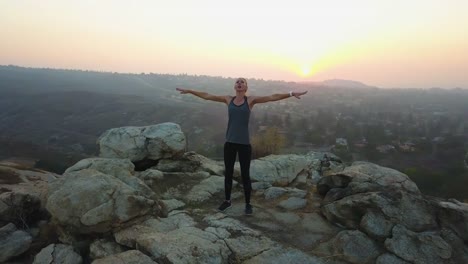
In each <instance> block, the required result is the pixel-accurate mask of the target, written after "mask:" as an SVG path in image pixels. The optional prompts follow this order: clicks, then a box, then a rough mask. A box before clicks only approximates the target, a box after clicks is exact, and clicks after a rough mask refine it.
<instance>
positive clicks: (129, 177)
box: [65, 158, 154, 196]
mask: <svg viewBox="0 0 468 264" xmlns="http://www.w3.org/2000/svg"><path fill="white" fill-rule="evenodd" d="M85 169H92V170H96V171H99V172H102V173H104V174H107V175H112V176H113V177H115V178H117V179H118V180H120V181H122V182H124V183H125V184H127V185H128V186H131V187H132V188H133V189H136V190H138V191H140V192H142V193H144V194H145V196H151V195H153V194H154V193H153V191H152V190H151V189H150V188H149V187H148V186H147V185H146V184H145V183H144V182H143V181H142V180H140V179H138V177H135V176H134V174H137V173H136V172H135V171H134V169H135V165H133V163H132V162H131V161H130V160H129V159H111V158H87V159H83V160H80V161H78V162H77V163H76V164H75V165H73V166H71V167H70V168H68V169H67V170H65V174H66V173H70V172H77V171H80V170H85Z"/></svg>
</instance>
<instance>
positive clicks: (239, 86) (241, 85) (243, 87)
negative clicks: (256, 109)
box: [234, 78, 247, 92]
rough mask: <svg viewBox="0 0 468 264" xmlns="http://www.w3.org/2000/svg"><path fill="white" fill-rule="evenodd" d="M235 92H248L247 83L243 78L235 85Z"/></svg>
mask: <svg viewBox="0 0 468 264" xmlns="http://www.w3.org/2000/svg"><path fill="white" fill-rule="evenodd" d="M234 90H236V91H239V92H246V91H247V81H246V80H245V79H243V78H239V79H237V80H236V83H235V84H234Z"/></svg>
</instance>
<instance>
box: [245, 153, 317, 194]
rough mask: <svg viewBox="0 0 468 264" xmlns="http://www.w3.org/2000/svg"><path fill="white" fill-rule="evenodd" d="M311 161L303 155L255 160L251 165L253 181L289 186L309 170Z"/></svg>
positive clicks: (272, 156)
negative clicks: (299, 175)
mask: <svg viewBox="0 0 468 264" xmlns="http://www.w3.org/2000/svg"><path fill="white" fill-rule="evenodd" d="M310 164H311V160H309V159H308V158H307V156H301V155H293V154H291V155H270V156H267V157H263V158H260V159H256V160H253V161H252V162H251V165H250V177H251V179H252V181H258V182H268V183H271V184H279V185H284V186H286V185H288V184H289V183H291V182H292V181H294V179H296V177H297V175H298V174H299V173H301V172H302V171H303V170H309V165H310Z"/></svg>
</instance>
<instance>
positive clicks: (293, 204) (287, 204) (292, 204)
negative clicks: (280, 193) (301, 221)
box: [278, 197, 307, 210]
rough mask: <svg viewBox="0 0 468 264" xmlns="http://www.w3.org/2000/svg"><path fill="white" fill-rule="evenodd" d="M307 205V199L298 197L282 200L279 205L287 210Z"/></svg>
mask: <svg viewBox="0 0 468 264" xmlns="http://www.w3.org/2000/svg"><path fill="white" fill-rule="evenodd" d="M306 205H307V200H306V199H302V198H297V197H291V198H288V199H287V200H284V201H281V202H280V203H279V204H278V206H279V207H281V208H284V209H287V210H296V209H301V208H304V207H305V206H306Z"/></svg>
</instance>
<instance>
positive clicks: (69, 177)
mask: <svg viewBox="0 0 468 264" xmlns="http://www.w3.org/2000/svg"><path fill="white" fill-rule="evenodd" d="M135 179H136V178H135ZM139 186H140V185H138V186H137V187H134V186H130V185H127V184H126V183H125V182H123V181H121V180H119V179H118V178H116V177H114V176H112V175H108V174H103V173H101V172H98V171H96V170H91V169H84V170H80V171H76V172H70V173H66V174H64V176H63V177H62V178H61V179H59V180H57V181H54V182H52V183H51V184H50V185H49V198H48V200H47V205H46V207H47V209H48V210H49V212H50V213H51V215H52V217H53V218H54V219H55V220H56V221H57V222H58V223H59V224H61V225H63V226H67V228H68V229H70V230H73V232H77V233H89V232H99V233H101V232H107V231H109V230H111V229H112V228H115V227H118V226H121V225H122V224H123V223H125V222H128V221H130V220H133V219H135V218H137V217H141V216H144V215H151V214H158V213H160V212H161V207H160V205H159V204H158V203H157V202H155V201H154V200H153V199H154V198H155V197H154V195H153V196H151V197H150V196H148V191H147V189H145V188H141V189H140V188H139ZM153 194H154V193H153Z"/></svg>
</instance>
